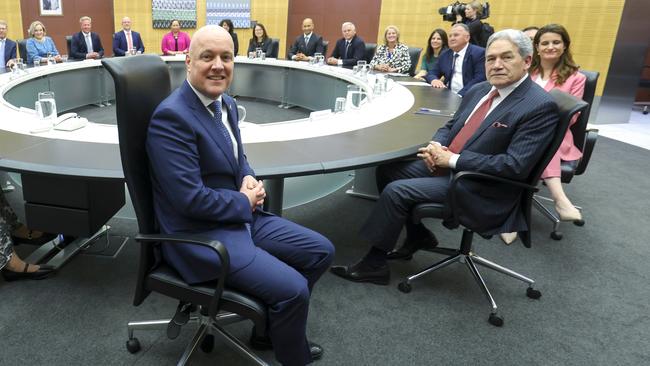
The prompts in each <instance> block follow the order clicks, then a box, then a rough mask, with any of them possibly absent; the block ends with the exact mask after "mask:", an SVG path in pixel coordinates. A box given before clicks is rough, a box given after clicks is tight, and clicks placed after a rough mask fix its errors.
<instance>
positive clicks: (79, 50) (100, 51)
mask: <svg viewBox="0 0 650 366" xmlns="http://www.w3.org/2000/svg"><path fill="white" fill-rule="evenodd" d="M79 26H80V27H81V31H80V32H78V33H75V34H74V35H73V36H72V40H71V42H70V58H72V59H75V60H86V59H99V58H102V57H104V47H102V41H101V40H100V39H99V35H98V34H97V33H95V32H92V31H91V30H92V19H90V17H88V16H83V17H81V18H79Z"/></svg>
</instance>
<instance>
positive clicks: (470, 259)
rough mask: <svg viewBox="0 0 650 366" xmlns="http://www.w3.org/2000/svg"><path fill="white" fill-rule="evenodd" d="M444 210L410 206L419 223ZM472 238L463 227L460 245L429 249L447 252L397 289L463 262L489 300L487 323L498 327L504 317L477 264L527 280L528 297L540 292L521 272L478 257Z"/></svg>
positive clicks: (536, 296) (408, 287) (425, 205)
mask: <svg viewBox="0 0 650 366" xmlns="http://www.w3.org/2000/svg"><path fill="white" fill-rule="evenodd" d="M443 210H444V205H442V204H438V203H423V204H419V205H417V206H416V207H415V208H414V209H413V213H412V215H411V217H412V218H413V221H415V222H416V223H419V222H420V221H421V220H422V218H425V217H429V218H443V217H444V216H443V212H444V211H443ZM473 237H474V233H473V232H472V231H471V230H469V229H464V230H463V237H462V239H461V244H460V248H459V249H451V248H434V249H430V250H429V251H431V252H434V253H440V254H445V255H447V258H445V259H443V260H441V261H438V262H436V263H434V264H432V265H430V266H429V267H427V268H424V269H423V270H421V271H420V272H418V273H415V274H413V275H411V276H408V277H406V279H405V280H404V281H402V282H400V283H399V285H398V286H397V288H398V289H399V290H400V291H401V292H403V293H409V292H411V290H412V285H411V283H412V282H413V281H414V280H416V279H418V278H420V277H422V276H424V275H426V274H428V273H431V272H434V271H436V270H438V269H441V268H445V267H447V266H449V265H450V264H453V263H465V265H467V268H468V269H469V271H470V272H471V273H472V276H474V279H475V280H476V283H477V284H478V286H479V288H480V289H481V291H482V292H483V294H484V295H485V297H486V298H487V299H488V302H489V303H490V316H489V318H488V321H489V322H490V324H492V325H494V326H497V327H500V326H502V325H503V317H501V316H500V315H499V314H498V312H497V310H498V309H497V304H496V302H495V301H494V298H493V297H492V294H491V293H490V290H489V289H488V287H487V285H486V284H485V281H484V280H483V277H482V276H481V273H480V272H479V270H478V268H477V266H476V265H477V264H478V265H481V266H483V267H486V268H489V269H492V270H494V271H497V272H499V273H503V274H505V275H508V276H510V277H512V278H515V279H518V280H520V281H523V282H525V283H527V284H528V288H527V289H526V296H528V297H530V298H531V299H539V298H540V297H541V296H542V293H541V292H540V291H538V290H535V289H534V288H533V285H534V284H535V281H534V280H532V279H530V278H528V277H526V276H524V275H521V274H519V273H517V272H515V271H512V270H510V269H508V268H506V267H503V266H501V265H499V264H496V263H494V262H492V261H490V260H487V259H485V258H483V257H480V256H478V255H476V253H474V252H472V239H473Z"/></svg>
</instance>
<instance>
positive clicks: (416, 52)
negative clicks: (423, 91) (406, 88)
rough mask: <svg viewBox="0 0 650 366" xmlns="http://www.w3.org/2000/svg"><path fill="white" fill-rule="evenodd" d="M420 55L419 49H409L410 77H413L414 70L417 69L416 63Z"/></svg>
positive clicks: (420, 50)
mask: <svg viewBox="0 0 650 366" xmlns="http://www.w3.org/2000/svg"><path fill="white" fill-rule="evenodd" d="M420 53H422V49H421V48H420V47H409V57H410V58H411V67H410V68H409V75H410V76H415V70H416V68H417V67H418V62H420Z"/></svg>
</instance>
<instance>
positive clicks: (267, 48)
mask: <svg viewBox="0 0 650 366" xmlns="http://www.w3.org/2000/svg"><path fill="white" fill-rule="evenodd" d="M256 48H257V42H255V40H254V39H253V38H251V39H250V40H249V41H248V51H247V52H254V51H255V49H256ZM260 48H261V49H262V52H264V54H265V55H266V56H267V57H270V55H271V51H273V40H272V39H271V38H267V39H266V40H265V41H264V43H262V45H261V47H260Z"/></svg>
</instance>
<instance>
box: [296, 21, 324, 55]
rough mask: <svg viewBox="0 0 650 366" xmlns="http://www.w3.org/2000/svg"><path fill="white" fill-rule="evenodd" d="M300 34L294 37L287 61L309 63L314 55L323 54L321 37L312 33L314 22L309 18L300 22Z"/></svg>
mask: <svg viewBox="0 0 650 366" xmlns="http://www.w3.org/2000/svg"><path fill="white" fill-rule="evenodd" d="M302 33H303V34H301V35H299V36H298V37H296V40H295V41H294V42H293V44H292V45H291V48H290V49H289V59H291V60H294V61H309V60H310V59H311V58H312V57H313V56H314V54H316V53H320V54H323V53H325V46H324V45H323V37H321V36H319V35H318V34H316V33H314V21H313V20H311V18H305V20H303V21H302ZM323 56H325V55H323Z"/></svg>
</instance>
